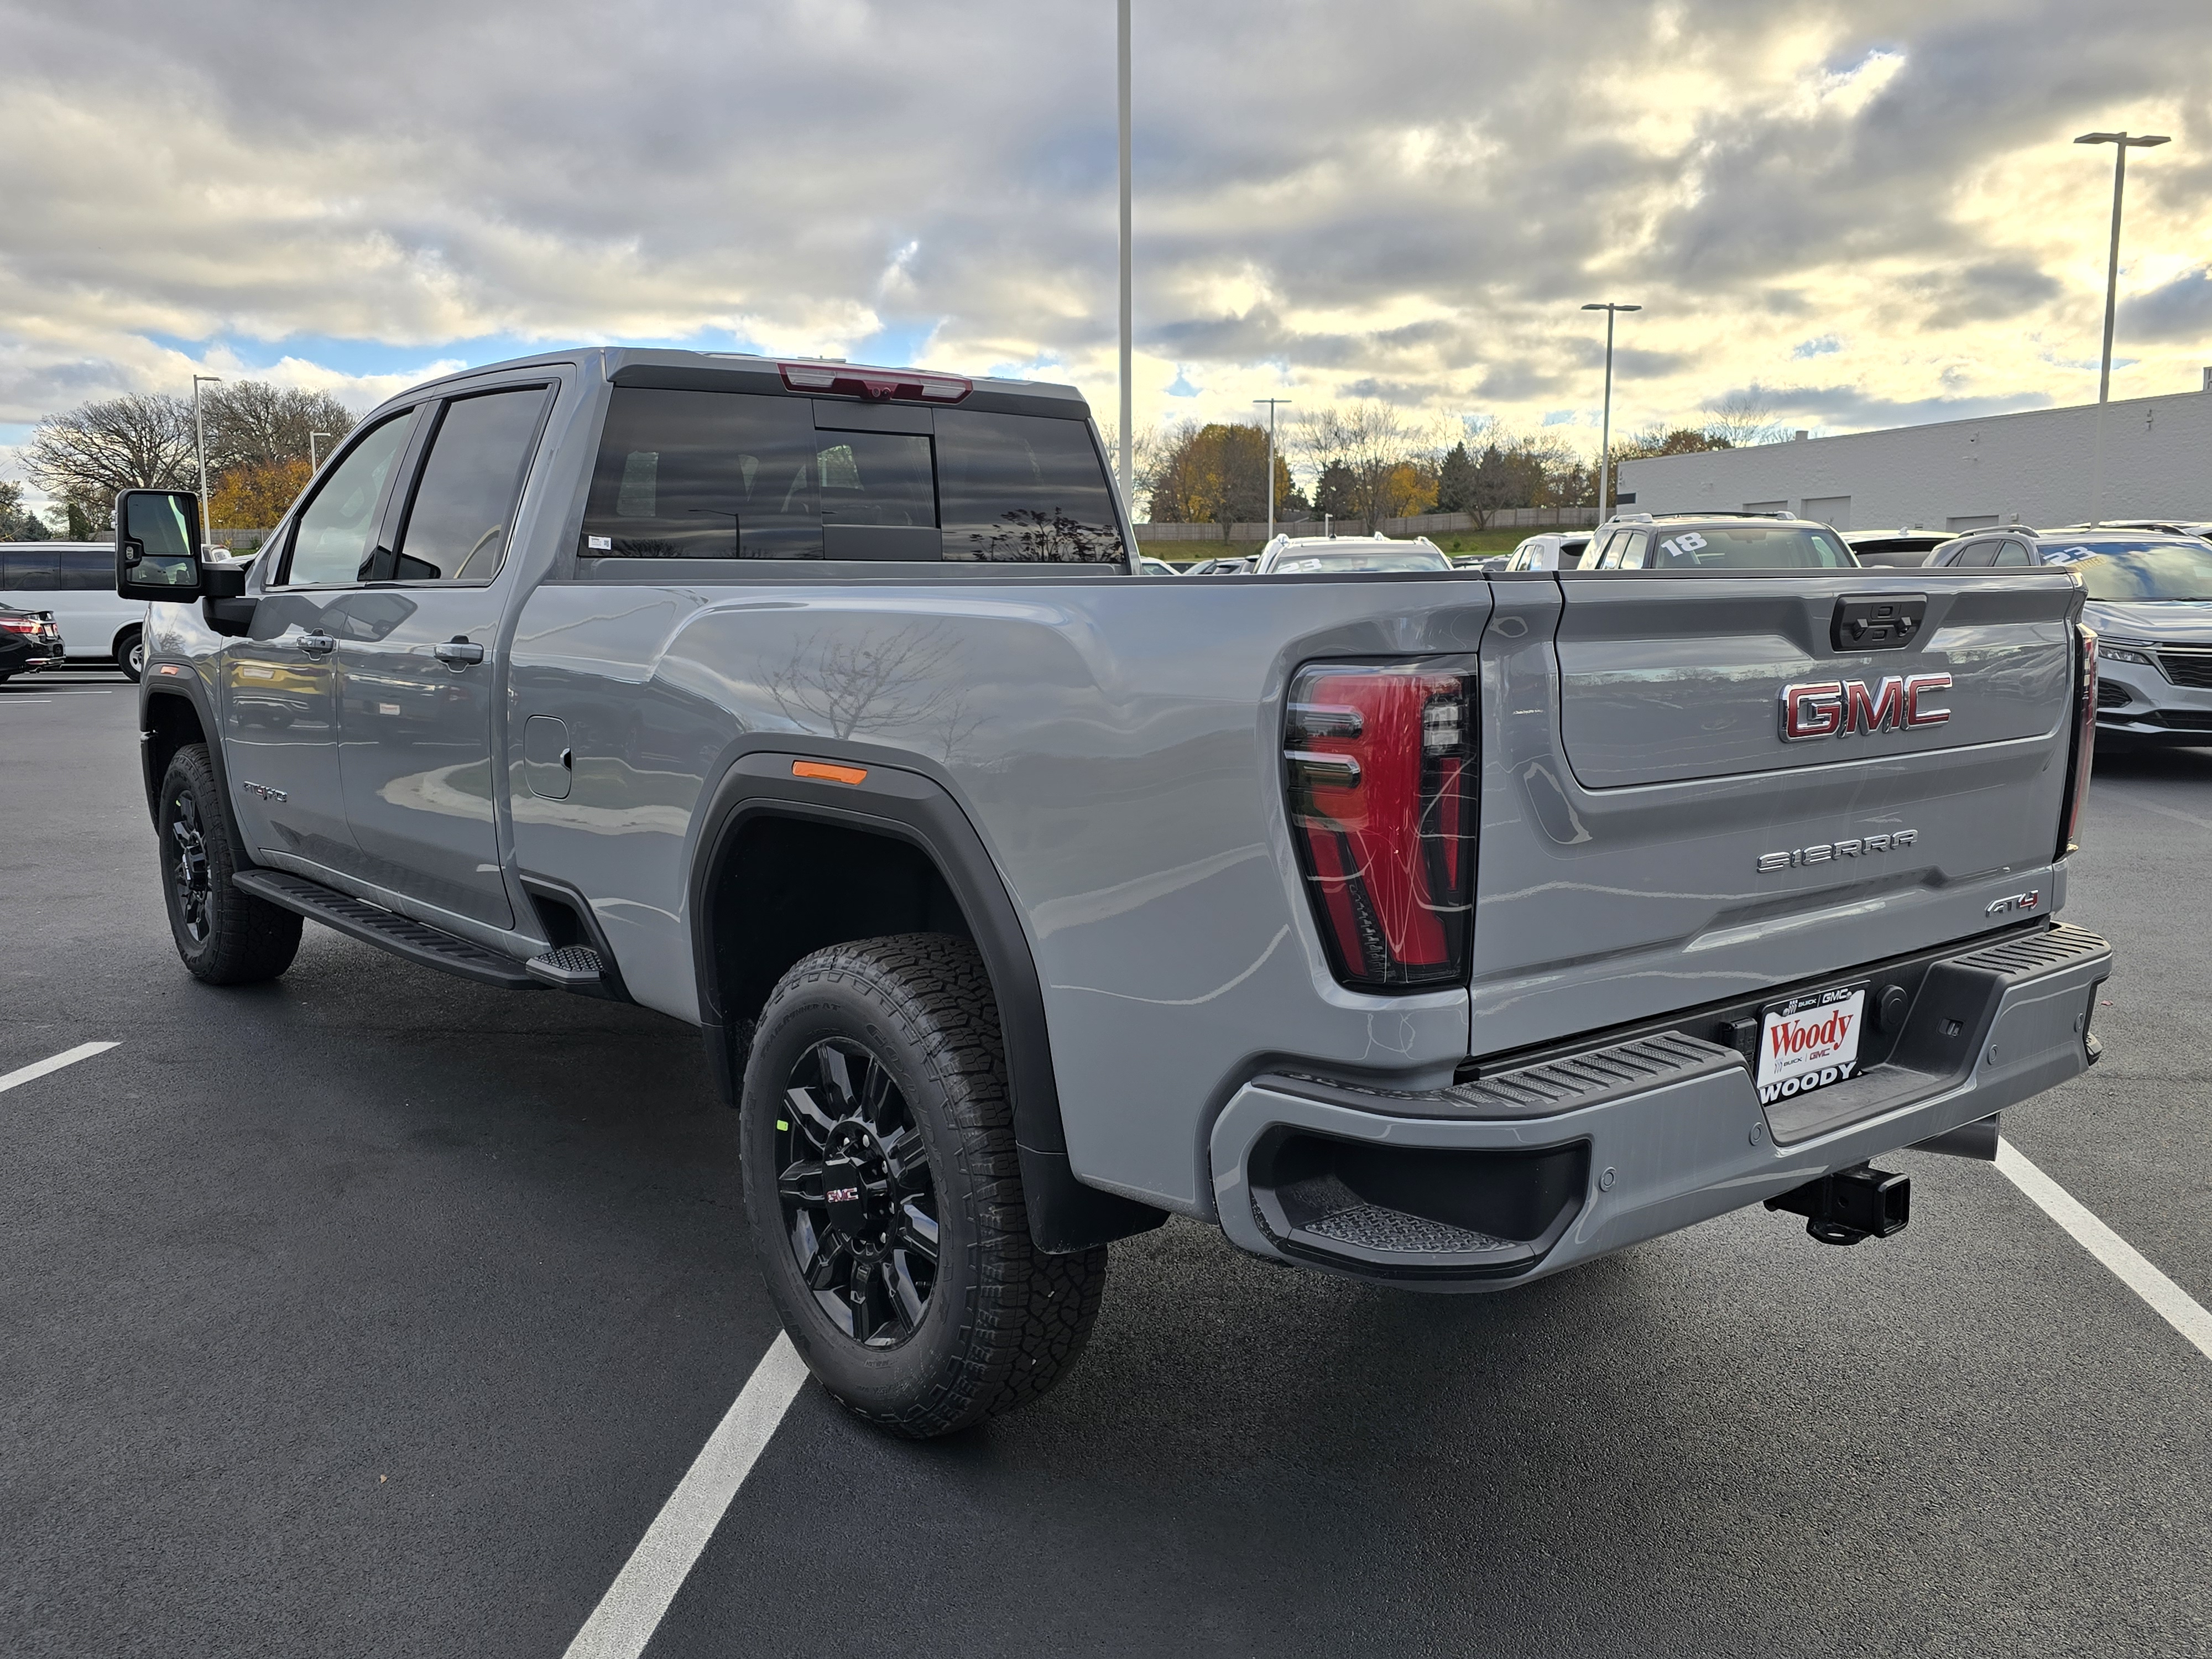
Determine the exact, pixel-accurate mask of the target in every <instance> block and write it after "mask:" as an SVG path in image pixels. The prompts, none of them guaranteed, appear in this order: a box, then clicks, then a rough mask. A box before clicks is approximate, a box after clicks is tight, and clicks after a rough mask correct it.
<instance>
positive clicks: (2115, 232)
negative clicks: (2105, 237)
mask: <svg viewBox="0 0 2212 1659" xmlns="http://www.w3.org/2000/svg"><path fill="white" fill-rule="evenodd" d="M2074 142H2075V143H2077V144H2110V145H2112V252H2111V254H2110V255H2109V257H2108V258H2106V263H2105V355H2104V358H2103V361H2102V362H2101V363H2100V366H2099V368H2098V370H2097V461H2096V465H2095V467H2094V468H2093V478H2092V481H2091V483H2090V486H2089V489H2090V499H2089V522H2090V523H2091V524H2095V523H2096V522H2097V521H2098V520H2100V519H2101V518H2102V517H2103V516H2104V512H2105V405H2106V404H2107V403H2108V402H2110V401H2111V399H2112V319H2113V313H2114V310H2115V308H2116V307H2117V304H2118V299H2119V292H2120V197H2121V195H2122V193H2123V192H2124V191H2125V190H2126V188H2127V183H2128V152H2129V151H2130V150H2131V149H2153V148H2154V147H2155V146H2157V145H2160V144H2164V143H2171V142H2172V140H2171V139H2170V138H2169V137H2167V136H2166V134H2165V133H2162V132H2143V133H2127V132H2085V133H2083V134H2082V135H2081V137H2079V138H2076V139H2075V141H2074Z"/></svg>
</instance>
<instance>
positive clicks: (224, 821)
mask: <svg viewBox="0 0 2212 1659" xmlns="http://www.w3.org/2000/svg"><path fill="white" fill-rule="evenodd" d="M155 826H156V828H157V829H159V831H160V834H161V896H162V899H163V902H165V903H166V904H167V907H168V912H169V933H170V936H171V937H172V938H173V939H175V940H176V942H177V954H178V955H179V956H180V957H183V958H184V962H185V967H187V968H189V969H191V973H192V977H193V978H195V979H197V980H200V981H204V983H206V984H209V985H258V984H259V983H260V982H261V981H264V980H270V979H274V978H276V975H279V974H281V973H283V971H284V970H285V969H287V968H289V967H290V966H291V965H292V958H293V957H295V955H297V954H298V953H299V949H300V926H301V923H300V918H299V917H298V916H297V915H295V914H293V913H292V912H291V911H289V910H286V909H283V908H279V907H278V906H276V905H274V904H271V903H270V902H268V901H267V900H266V899H258V898H255V897H254V896H252V894H250V893H241V892H240V891H239V890H238V889H237V888H235V887H234V886H232V885H231V883H230V878H231V876H232V874H233V872H234V871H235V869H236V867H237V862H236V860H235V859H234V856H233V854H232V852H231V842H232V836H231V825H230V808H229V805H228V803H227V802H226V801H225V800H224V799H223V798H222V790H221V789H219V788H218V787H216V781H215V768H214V766H213V765H212V764H211V763H210V762H209V760H208V751H207V745H206V744H204V743H194V744H185V747H183V748H182V749H179V750H177V752H176V753H175V755H173V756H172V757H170V760H169V769H168V771H167V773H165V774H164V775H163V776H162V779H161V810H160V811H159V812H158V813H157V814H156V815H155Z"/></svg>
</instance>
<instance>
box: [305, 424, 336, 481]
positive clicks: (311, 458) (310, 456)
mask: <svg viewBox="0 0 2212 1659" xmlns="http://www.w3.org/2000/svg"><path fill="white" fill-rule="evenodd" d="M329 436H330V434H329V433H327V432H310V433H309V434H308V435H307V471H309V472H310V473H313V471H314V470H315V469H316V468H317V467H319V466H320V465H322V462H321V461H320V460H319V459H317V457H316V455H315V440H316V439H318V438H327V437H329Z"/></svg>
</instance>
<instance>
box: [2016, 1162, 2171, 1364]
mask: <svg viewBox="0 0 2212 1659" xmlns="http://www.w3.org/2000/svg"><path fill="white" fill-rule="evenodd" d="M1997 1173H1998V1174H1999V1175H2001V1176H2003V1177H2004V1178H2005V1179H2006V1180H2008V1181H2009V1182H2012V1184H2013V1185H2014V1186H2015V1187H2017V1188H2020V1189H2021V1191H2022V1192H2023V1193H2026V1194H2027V1195H2028V1197H2029V1198H2031V1199H2033V1200H2034V1201H2035V1205H2036V1207H2037V1208H2038V1209H2039V1210H2041V1211H2042V1212H2044V1214H2045V1215H2047V1216H2049V1217H2050V1218H2051V1219H2052V1220H2053V1221H2055V1222H2057V1224H2058V1225H2060V1226H2062V1227H2063V1228H2064V1229H2065V1230H2066V1231H2068V1232H2069V1233H2070V1234H2072V1235H2073V1237H2074V1242H2075V1243H2077V1244H2079V1245H2080V1246H2081V1248H2082V1249H2085V1250H2087V1251H2088V1253H2089V1254H2090V1255H2093V1256H2095V1257H2096V1258H2097V1260H2098V1261H2101V1262H2103V1263H2104V1264H2105V1265H2106V1267H2110V1268H2111V1269H2112V1272H2113V1273H2115V1274H2117V1275H2118V1278H2119V1280H2120V1282H2121V1283H2122V1284H2124V1285H2126V1286H2127V1287H2128V1288H2129V1289H2130V1290H2131V1291H2134V1292H2135V1293H2136V1295H2137V1296H2139V1297H2142V1299H2143V1300H2144V1301H2146V1302H2148V1304H2150V1305H2151V1308H2152V1310H2153V1311H2154V1312H2155V1313H2156V1314H2157V1315H2158V1316H2159V1317H2160V1319H2163V1320H2164V1321H2166V1323H2167V1324H2169V1325H2171V1326H2172V1327H2173V1328H2174V1329H2175V1330H2177V1331H2179V1332H2180V1333H2181V1334H2182V1335H2184V1336H2185V1337H2186V1338H2188V1339H2189V1340H2190V1341H2191V1342H2193V1343H2195V1344H2196V1345H2197V1350H2198V1352H2201V1353H2203V1356H2204V1357H2205V1358H2207V1359H2212V1313H2208V1312H2206V1311H2205V1310H2204V1307H2203V1304H2201V1303H2199V1302H2198V1301H2197V1299H2196V1298H2195V1297H2191V1295H2190V1294H2189V1292H2188V1291H2185V1290H2183V1289H2182V1288H2181V1286H2180V1285H2177V1284H2175V1283H2174V1282H2173V1281H2172V1279H2168V1278H2167V1277H2166V1275H2165V1274H2164V1273H2160V1271H2159V1270H2158V1269H2157V1268H2156V1267H2153V1266H2152V1265H2151V1264H2150V1262H2149V1261H2148V1260H2147V1259H2145V1257H2144V1256H2143V1254H2142V1252H2141V1251H2140V1250H2138V1249H2136V1247H2135V1246H2134V1245H2132V1244H2130V1243H2128V1241H2127V1240H2126V1239H2124V1238H2122V1237H2120V1236H2119V1235H2118V1233H2116V1232H2114V1231H2112V1229H2111V1228H2110V1227H2107V1226H2106V1225H2105V1224H2104V1223H2103V1222H2101V1221H2100V1220H2099V1219H2098V1218H2096V1217H2095V1216H2094V1215H2093V1214H2092V1213H2090V1212H2089V1210H2088V1208H2087V1206H2085V1205H2084V1204H2082V1202H2081V1200H2079V1199H2077V1198H2075V1196H2074V1194H2071V1193H2069V1192H2068V1191H2067V1190H2066V1189H2065V1188H2063V1187H2062V1186H2060V1185H2059V1184H2058V1183H2057V1182H2055V1181H2053V1180H2052V1179H2051V1177H2050V1176H2047V1175H2045V1174H2044V1173H2043V1171H2042V1170H2039V1169H2038V1168H2036V1166H2035V1165H2034V1164H2032V1163H2030V1162H2029V1161H2028V1159H2027V1158H2026V1157H2024V1156H2023V1155H2022V1154H2021V1150H2020V1148H2019V1147H2017V1146H2014V1145H2013V1144H2012V1142H2010V1141H2009V1140H2000V1141H1998V1142H1997Z"/></svg>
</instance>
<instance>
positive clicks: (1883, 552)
mask: <svg viewBox="0 0 2212 1659" xmlns="http://www.w3.org/2000/svg"><path fill="white" fill-rule="evenodd" d="M1956 535H1957V532H1955V531H1950V530H1914V529H1911V528H1907V529H1903V530H1855V531H1846V532H1844V546H1846V547H1848V548H1850V550H1851V553H1852V555H1853V556H1854V557H1856V558H1857V560H1858V562H1860V563H1861V564H1866V565H1887V566H1888V567H1889V568H1891V569H1893V570H1902V569H1905V568H1909V567H1911V566H1914V565H1923V564H1925V563H1927V562H1928V556H1929V554H1930V553H1933V552H1934V551H1935V550H1936V549H1937V548H1939V547H1941V546H1942V545H1943V544H1944V543H1946V542H1948V541H1950V540H1952V539H1953V538H1954V537H1955V536H1956Z"/></svg>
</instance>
